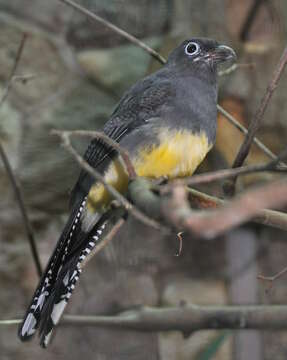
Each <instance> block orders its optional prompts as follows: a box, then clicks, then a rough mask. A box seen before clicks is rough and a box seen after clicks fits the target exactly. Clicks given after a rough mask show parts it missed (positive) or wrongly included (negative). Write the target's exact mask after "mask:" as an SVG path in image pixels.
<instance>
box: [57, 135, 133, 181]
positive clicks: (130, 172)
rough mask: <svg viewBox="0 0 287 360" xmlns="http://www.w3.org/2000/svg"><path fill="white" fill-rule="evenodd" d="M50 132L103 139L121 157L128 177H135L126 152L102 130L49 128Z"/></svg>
mask: <svg viewBox="0 0 287 360" xmlns="http://www.w3.org/2000/svg"><path fill="white" fill-rule="evenodd" d="M51 134H53V135H58V136H60V137H62V134H63V135H64V136H68V137H72V136H82V137H83V136H87V137H91V138H96V139H101V140H103V141H104V142H105V143H106V144H107V145H108V146H110V147H111V148H113V149H114V150H116V151H117V152H118V153H119V154H120V156H121V158H122V159H123V162H124V164H125V167H126V170H127V173H128V176H129V178H130V179H131V180H132V179H135V178H136V177H137V174H136V171H135V168H134V166H133V163H132V161H131V159H130V157H129V154H128V152H127V151H126V150H125V149H124V148H122V147H121V146H120V145H119V143H117V142H116V141H114V140H112V139H111V138H110V137H108V136H107V135H106V134H104V133H103V132H100V131H91V130H88V131H86V130H73V131H66V130H51Z"/></svg>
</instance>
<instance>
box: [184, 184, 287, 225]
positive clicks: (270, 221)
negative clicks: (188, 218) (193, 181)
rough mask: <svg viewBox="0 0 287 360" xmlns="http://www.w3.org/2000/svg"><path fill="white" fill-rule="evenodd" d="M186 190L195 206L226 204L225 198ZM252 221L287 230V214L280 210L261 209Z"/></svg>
mask: <svg viewBox="0 0 287 360" xmlns="http://www.w3.org/2000/svg"><path fill="white" fill-rule="evenodd" d="M188 191H189V198H190V196H191V197H192V199H191V202H192V204H196V205H197V207H199V208H201V209H210V208H211V209H215V208H217V207H219V206H222V205H224V204H225V205H227V204H228V201H226V200H222V199H219V198H217V197H215V196H211V195H207V194H204V193H202V192H200V191H198V190H194V189H188ZM252 221H253V222H255V223H258V224H262V225H267V226H272V227H275V228H278V229H281V230H285V231H287V214H286V213H283V212H280V211H275V210H269V209H262V210H260V211H259V212H258V214H257V215H256V216H254V217H253V218H252Z"/></svg>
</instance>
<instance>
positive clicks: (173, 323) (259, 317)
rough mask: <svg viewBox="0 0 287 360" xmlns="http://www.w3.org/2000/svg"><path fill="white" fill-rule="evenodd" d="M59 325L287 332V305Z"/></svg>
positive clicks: (193, 309) (88, 318)
mask: <svg viewBox="0 0 287 360" xmlns="http://www.w3.org/2000/svg"><path fill="white" fill-rule="evenodd" d="M21 321H22V320H20V319H19V320H18V319H12V320H1V321H0V325H5V326H7V325H15V324H19V323H20V322H21ZM60 325H76V326H93V327H95V326H97V327H106V328H111V329H121V330H136V331H144V332H155V331H181V332H183V333H184V334H190V333H192V332H193V331H198V330H204V329H206V330H207V329H214V330H215V329H234V330H235V329H237V330H243V329H260V330H266V329H267V330H286V329H287V306H286V305H244V306H243V305H241V306H235V305H226V306H201V305H184V306H177V307H176V306H174V307H161V308H155V307H141V308H139V309H136V310H130V311H126V312H123V313H120V314H119V315H116V316H93V315H85V316H79V315H66V316H64V317H63V320H62V321H61V323H60Z"/></svg>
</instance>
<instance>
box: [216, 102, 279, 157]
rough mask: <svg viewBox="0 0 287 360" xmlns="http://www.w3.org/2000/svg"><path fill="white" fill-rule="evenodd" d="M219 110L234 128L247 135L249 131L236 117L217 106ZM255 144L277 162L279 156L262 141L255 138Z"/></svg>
mask: <svg viewBox="0 0 287 360" xmlns="http://www.w3.org/2000/svg"><path fill="white" fill-rule="evenodd" d="M217 110H218V111H219V112H220V113H221V114H222V115H223V116H224V117H225V118H226V119H227V120H228V121H229V122H230V123H231V124H232V125H233V126H234V127H236V128H237V130H239V131H241V132H242V133H243V134H245V135H247V134H248V130H247V129H246V127H245V126H243V125H242V124H240V122H239V121H237V120H236V119H235V117H234V116H232V115H231V114H229V113H228V112H227V111H226V110H224V109H223V107H222V106H220V105H218V104H217ZM252 141H253V142H254V144H255V145H256V146H257V147H258V149H260V150H261V151H262V152H264V154H265V155H267V156H268V157H269V158H270V159H272V160H275V159H276V158H277V156H276V155H275V154H274V153H273V152H272V151H271V150H270V149H269V148H268V147H267V146H266V145H264V144H263V142H262V141H260V140H259V139H258V138H257V137H254V138H253V140H252Z"/></svg>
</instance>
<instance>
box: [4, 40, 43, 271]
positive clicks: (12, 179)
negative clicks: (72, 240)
mask: <svg viewBox="0 0 287 360" xmlns="http://www.w3.org/2000/svg"><path fill="white" fill-rule="evenodd" d="M26 39H27V35H26V34H23V36H22V39H21V42H20V45H19V47H18V50H17V54H16V57H15V62H14V65H13V67H12V70H11V73H10V75H9V78H8V81H7V84H6V87H5V89H4V93H3V95H2V98H1V100H0V107H1V106H2V105H3V104H4V101H5V100H6V98H7V96H8V93H9V90H10V88H11V86H12V82H13V78H14V75H15V73H16V70H17V67H18V64H19V62H20V59H21V56H22V53H23V49H24V45H25V42H26ZM0 157H1V158H2V161H3V164H4V167H5V169H6V172H7V175H8V177H9V180H10V183H11V185H12V188H13V190H14V193H15V197H16V200H17V203H18V206H19V209H20V212H21V215H22V219H23V223H24V226H25V230H26V234H27V238H28V241H29V244H30V248H31V252H32V256H33V259H34V262H35V266H36V269H37V272H38V275H39V276H41V274H42V267H41V262H40V258H39V255H38V251H37V246H36V242H35V238H34V233H33V228H32V225H31V223H30V221H29V217H28V213H27V210H26V207H25V204H24V201H23V197H22V192H21V189H20V186H19V184H18V182H17V180H16V178H15V175H14V173H13V170H12V167H11V165H10V162H9V160H8V157H7V155H6V152H5V149H4V147H3V145H2V143H1V141H0Z"/></svg>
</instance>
